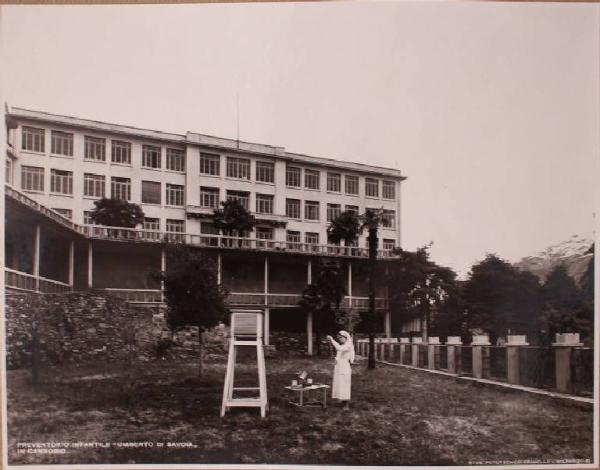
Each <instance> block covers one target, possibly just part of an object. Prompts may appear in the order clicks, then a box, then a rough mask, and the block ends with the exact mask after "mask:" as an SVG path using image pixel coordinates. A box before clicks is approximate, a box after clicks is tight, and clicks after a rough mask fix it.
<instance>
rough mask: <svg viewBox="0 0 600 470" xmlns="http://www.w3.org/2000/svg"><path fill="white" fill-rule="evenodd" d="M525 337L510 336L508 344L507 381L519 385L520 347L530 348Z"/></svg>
mask: <svg viewBox="0 0 600 470" xmlns="http://www.w3.org/2000/svg"><path fill="white" fill-rule="evenodd" d="M528 345H529V343H528V342H527V338H526V336H525V335H508V336H507V343H506V381H507V382H508V383H509V384H515V385H518V384H519V383H520V382H521V375H520V369H519V347H521V346H528Z"/></svg>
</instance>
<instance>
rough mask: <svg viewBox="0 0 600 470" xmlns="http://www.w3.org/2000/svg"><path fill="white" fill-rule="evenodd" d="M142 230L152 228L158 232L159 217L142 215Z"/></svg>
mask: <svg viewBox="0 0 600 470" xmlns="http://www.w3.org/2000/svg"><path fill="white" fill-rule="evenodd" d="M143 228H144V230H154V231H155V232H158V231H159V230H160V219H154V218H152V217H144V225H143Z"/></svg>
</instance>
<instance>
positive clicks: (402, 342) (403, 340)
mask: <svg viewBox="0 0 600 470" xmlns="http://www.w3.org/2000/svg"><path fill="white" fill-rule="evenodd" d="M409 343H410V338H400V364H404V362H405V361H406V348H410V344H409Z"/></svg>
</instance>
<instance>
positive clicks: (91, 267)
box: [88, 240, 94, 289]
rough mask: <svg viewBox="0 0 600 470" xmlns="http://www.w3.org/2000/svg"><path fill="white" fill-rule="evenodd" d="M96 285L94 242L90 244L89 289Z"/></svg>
mask: <svg viewBox="0 0 600 470" xmlns="http://www.w3.org/2000/svg"><path fill="white" fill-rule="evenodd" d="M93 285H94V251H93V249H92V241H91V240H90V241H89V242H88V288H90V289H91V288H92V287H93Z"/></svg>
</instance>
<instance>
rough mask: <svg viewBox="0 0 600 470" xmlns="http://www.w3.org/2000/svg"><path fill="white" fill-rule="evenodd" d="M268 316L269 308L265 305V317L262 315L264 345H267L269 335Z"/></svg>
mask: <svg viewBox="0 0 600 470" xmlns="http://www.w3.org/2000/svg"><path fill="white" fill-rule="evenodd" d="M269 316H270V312H269V308H268V307H265V317H264V325H263V328H264V340H265V346H269V336H270V331H271V330H270V326H269V321H270V319H269Z"/></svg>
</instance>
